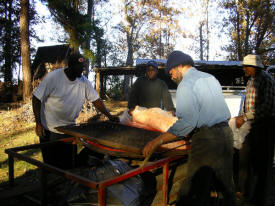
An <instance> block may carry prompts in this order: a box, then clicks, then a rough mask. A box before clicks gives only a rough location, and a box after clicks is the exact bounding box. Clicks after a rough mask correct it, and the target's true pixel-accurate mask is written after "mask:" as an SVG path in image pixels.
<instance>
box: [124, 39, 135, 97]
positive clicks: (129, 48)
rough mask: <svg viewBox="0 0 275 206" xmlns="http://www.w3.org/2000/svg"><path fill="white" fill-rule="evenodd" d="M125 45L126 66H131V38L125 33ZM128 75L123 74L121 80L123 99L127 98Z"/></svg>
mask: <svg viewBox="0 0 275 206" xmlns="http://www.w3.org/2000/svg"><path fill="white" fill-rule="evenodd" d="M127 47H128V54H127V60H126V66H133V63H134V62H133V38H132V36H131V35H130V34H127ZM130 78H131V76H130V75H124V81H123V94H124V99H125V100H128V93H129V85H130Z"/></svg>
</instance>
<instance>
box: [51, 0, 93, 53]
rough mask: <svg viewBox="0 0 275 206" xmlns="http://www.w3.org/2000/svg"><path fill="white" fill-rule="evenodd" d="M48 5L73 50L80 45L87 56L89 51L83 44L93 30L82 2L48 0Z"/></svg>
mask: <svg viewBox="0 0 275 206" xmlns="http://www.w3.org/2000/svg"><path fill="white" fill-rule="evenodd" d="M47 2H48V7H49V10H50V12H51V13H52V15H53V16H54V17H55V19H56V21H57V22H58V23H60V24H61V25H62V26H63V28H64V29H65V31H66V32H68V34H69V36H70V39H69V43H70V46H71V47H72V48H73V49H74V50H78V49H79V47H82V49H83V50H85V52H86V54H88V53H89V54H88V56H91V57H92V56H93V55H91V52H87V50H88V49H89V48H87V46H86V45H85V42H86V41H87V39H89V38H90V36H91V34H92V32H93V25H92V22H91V19H90V18H89V16H88V15H87V14H84V11H83V10H84V9H83V8H84V7H83V4H84V2H82V1H78V0H48V1H47Z"/></svg>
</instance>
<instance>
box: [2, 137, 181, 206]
mask: <svg viewBox="0 0 275 206" xmlns="http://www.w3.org/2000/svg"><path fill="white" fill-rule="evenodd" d="M58 141H65V142H73V144H76V143H77V138H75V137H71V138H66V139H61V140H56V141H52V142H48V143H41V144H33V145H28V146H23V147H15V148H10V149H6V150H5V152H6V153H7V154H8V158H9V159H8V161H9V182H10V184H11V185H12V184H13V182H14V158H18V159H20V160H23V161H26V162H29V163H30V164H33V165H36V166H37V167H38V168H40V169H41V170H42V172H41V184H42V187H43V188H44V193H43V192H42V197H41V199H42V205H46V198H45V192H46V190H45V188H46V186H47V185H46V183H47V181H46V171H47V172H52V173H55V174H57V175H60V176H64V177H66V178H67V179H71V180H73V181H76V182H78V183H80V184H82V185H85V186H87V187H89V188H93V189H96V190H98V205H99V206H105V205H106V187H108V186H110V185H113V184H116V183H118V182H121V181H123V180H126V179H128V178H130V177H133V176H136V175H139V174H141V173H143V172H146V171H149V170H153V169H156V168H160V167H163V187H162V193H163V205H167V201H168V178H169V163H170V162H172V161H175V160H178V159H180V158H182V157H183V156H182V155H181V156H173V157H166V158H163V159H160V160H158V161H155V162H151V163H148V164H147V165H145V166H144V167H139V168H136V169H133V170H131V171H128V172H126V173H124V174H122V175H120V176H116V177H113V178H110V179H108V180H105V181H101V182H94V181H91V180H89V179H87V178H85V177H81V176H79V175H77V174H74V173H72V172H69V171H65V170H62V169H59V168H57V167H54V166H52V165H49V164H46V163H42V162H41V161H38V160H36V159H33V158H31V157H28V156H26V155H23V154H19V153H17V152H19V151H24V150H27V149H35V148H36V149H38V148H41V147H45V146H48V145H50V144H54V143H56V142H58ZM43 188H42V189H43Z"/></svg>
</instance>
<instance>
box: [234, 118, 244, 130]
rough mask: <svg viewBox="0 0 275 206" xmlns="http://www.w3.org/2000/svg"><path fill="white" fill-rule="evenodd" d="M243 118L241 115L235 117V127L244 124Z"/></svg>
mask: <svg viewBox="0 0 275 206" xmlns="http://www.w3.org/2000/svg"><path fill="white" fill-rule="evenodd" d="M244 122H245V121H244V118H243V116H238V117H236V127H237V128H240V127H241V126H242V125H243V124H244Z"/></svg>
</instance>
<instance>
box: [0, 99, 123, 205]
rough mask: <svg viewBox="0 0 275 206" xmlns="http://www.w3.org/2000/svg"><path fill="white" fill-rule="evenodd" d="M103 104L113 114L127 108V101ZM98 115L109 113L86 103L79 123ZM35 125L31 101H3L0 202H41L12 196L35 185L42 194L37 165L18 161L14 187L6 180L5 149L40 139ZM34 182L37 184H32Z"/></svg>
mask: <svg viewBox="0 0 275 206" xmlns="http://www.w3.org/2000/svg"><path fill="white" fill-rule="evenodd" d="M104 104H105V106H106V107H107V108H108V109H109V111H110V112H111V114H114V115H120V114H122V113H123V111H124V110H126V108H127V102H126V101H104ZM95 119H97V120H106V117H105V116H104V115H100V113H98V112H97V111H96V110H95V108H94V107H93V106H92V105H91V104H85V106H84V108H83V110H82V112H81V113H80V115H79V117H78V118H77V123H85V122H89V121H91V120H95ZM34 128H35V122H34V116H33V111H32V105H31V102H28V103H22V102H16V103H0V176H1V177H0V180H1V181H0V202H1V203H0V205H3V206H11V205H23V206H32V205H38V203H34V202H33V200H30V199H32V198H31V196H28V195H16V196H14V197H12V194H16V193H18V192H19V193H22V191H28V190H33V189H35V191H37V193H38V194H40V189H39V179H40V172H39V170H38V169H37V168H35V167H30V166H29V165H26V164H23V163H20V162H19V163H18V162H16V165H15V187H9V184H8V182H7V178H8V165H7V154H5V153H4V150H5V149H7V148H13V147H18V146H23V145H28V144H35V143H39V140H38V137H37V136H36V135H35V132H34ZM34 155H35V156H37V159H39V158H40V159H41V154H40V152H39V153H38V152H37V154H34ZM35 185H36V187H37V188H33V186H35ZM28 186H31V187H28ZM16 190H17V191H16ZM2 194H8V195H9V194H10V197H9V198H5V197H3V196H1V195H2ZM27 194H28V193H27Z"/></svg>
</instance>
